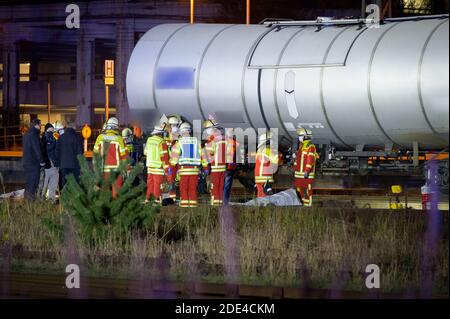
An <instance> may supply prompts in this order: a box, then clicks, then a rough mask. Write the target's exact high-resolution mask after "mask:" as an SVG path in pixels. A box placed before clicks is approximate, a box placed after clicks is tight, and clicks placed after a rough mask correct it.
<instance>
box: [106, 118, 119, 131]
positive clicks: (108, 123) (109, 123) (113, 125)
mask: <svg viewBox="0 0 450 319" xmlns="http://www.w3.org/2000/svg"><path fill="white" fill-rule="evenodd" d="M106 126H107V127H110V128H112V129H114V128H116V129H117V128H118V127H119V120H118V119H117V118H116V117H110V118H109V119H108V121H106Z"/></svg>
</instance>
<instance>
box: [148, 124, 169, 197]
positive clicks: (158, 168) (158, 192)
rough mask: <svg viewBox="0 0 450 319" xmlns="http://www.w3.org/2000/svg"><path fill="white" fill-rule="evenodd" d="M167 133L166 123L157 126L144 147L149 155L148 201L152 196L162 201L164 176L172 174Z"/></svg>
mask: <svg viewBox="0 0 450 319" xmlns="http://www.w3.org/2000/svg"><path fill="white" fill-rule="evenodd" d="M165 133H166V124H165V123H162V124H160V125H157V126H155V128H154V130H153V132H152V136H150V137H149V138H148V139H147V143H146V144H145V148H144V155H145V156H146V157H147V161H146V165H147V194H146V201H147V202H148V201H149V200H150V199H151V197H153V198H154V199H155V202H156V203H158V204H161V202H162V188H163V182H164V176H165V175H168V174H171V172H170V170H171V168H170V167H169V154H168V150H167V144H166V141H165V139H164V135H165Z"/></svg>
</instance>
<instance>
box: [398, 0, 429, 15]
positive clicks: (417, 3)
mask: <svg viewBox="0 0 450 319" xmlns="http://www.w3.org/2000/svg"><path fill="white" fill-rule="evenodd" d="M403 11H404V12H405V13H414V14H428V13H431V0H403Z"/></svg>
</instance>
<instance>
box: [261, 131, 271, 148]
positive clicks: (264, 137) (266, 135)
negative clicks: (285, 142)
mask: <svg viewBox="0 0 450 319" xmlns="http://www.w3.org/2000/svg"><path fill="white" fill-rule="evenodd" d="M272 138H273V134H272V132H267V133H264V134H261V135H260V136H259V146H262V145H263V144H266V143H267V141H270V140H271V139H272Z"/></svg>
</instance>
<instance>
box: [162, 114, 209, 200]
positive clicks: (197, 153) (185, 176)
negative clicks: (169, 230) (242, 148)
mask: <svg viewBox="0 0 450 319" xmlns="http://www.w3.org/2000/svg"><path fill="white" fill-rule="evenodd" d="M180 134H181V136H180V138H179V139H178V141H177V142H176V143H175V145H174V146H173V148H172V157H171V159H170V164H171V165H172V166H176V165H178V166H179V169H178V174H179V175H180V207H197V205H198V202H197V197H198V195H197V186H198V175H199V173H200V166H201V165H202V157H201V144H200V141H199V140H198V139H197V138H196V137H193V136H192V127H191V125H190V124H189V123H183V124H181V125H180ZM203 164H204V163H203Z"/></svg>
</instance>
